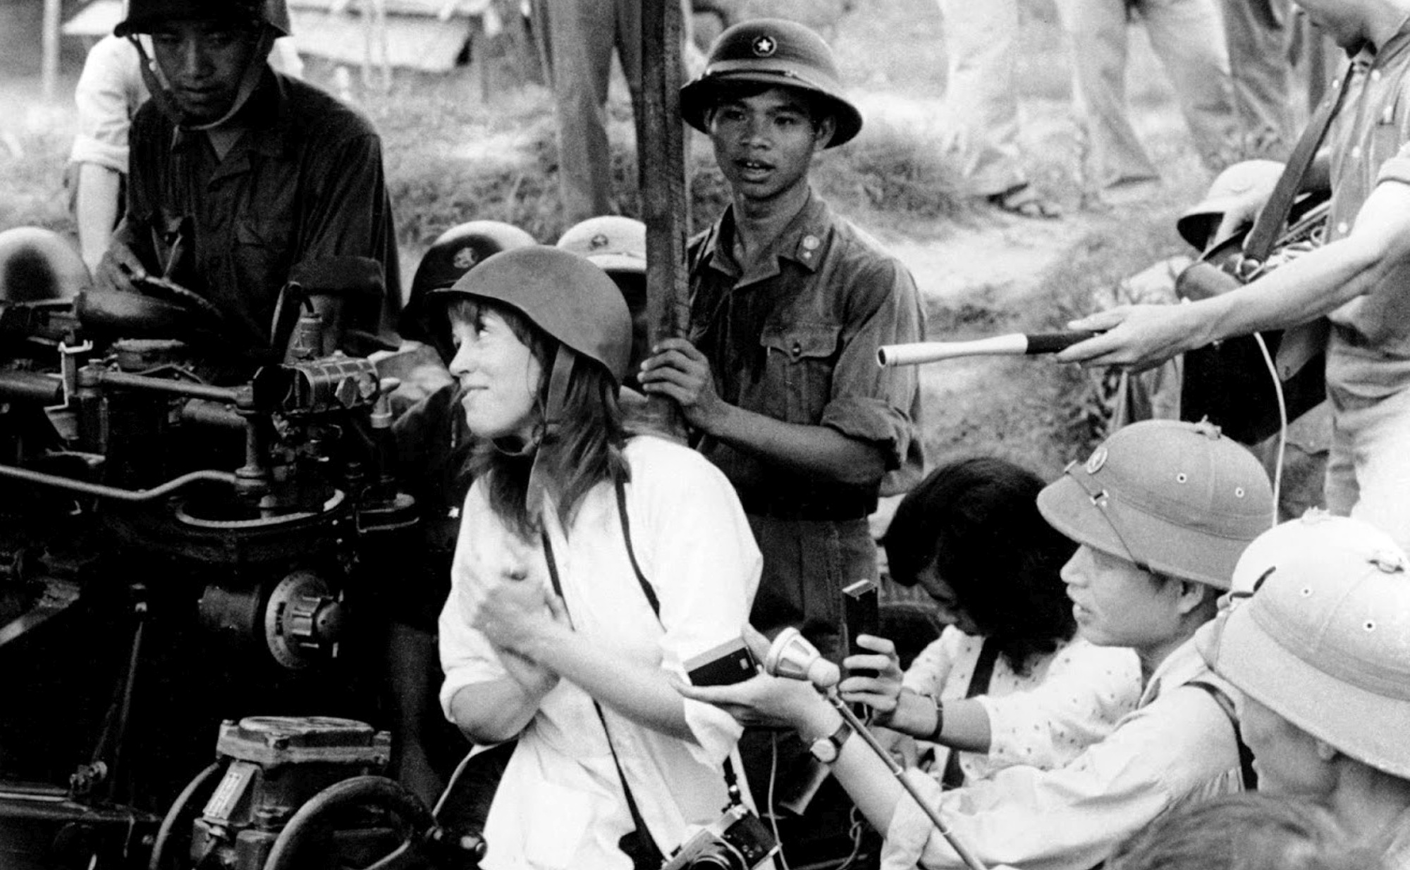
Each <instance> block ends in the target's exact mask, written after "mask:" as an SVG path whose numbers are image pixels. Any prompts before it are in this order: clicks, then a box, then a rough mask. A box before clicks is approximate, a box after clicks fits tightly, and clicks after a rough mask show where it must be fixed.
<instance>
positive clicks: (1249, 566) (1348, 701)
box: [1199, 511, 1410, 778]
mask: <svg viewBox="0 0 1410 870" xmlns="http://www.w3.org/2000/svg"><path fill="white" fill-rule="evenodd" d="M1235 588H1236V589H1237V590H1241V591H1243V592H1245V593H1251V597H1248V598H1247V600H1244V601H1238V600H1236V601H1235V603H1234V605H1233V606H1232V607H1231V609H1230V610H1229V612H1228V613H1227V615H1221V617H1220V618H1219V619H1218V620H1216V622H1215V623H1214V624H1213V625H1212V626H1211V627H1210V630H1209V631H1208V632H1206V633H1205V634H1203V635H1201V636H1200V641H1199V645H1200V652H1201V654H1203V655H1204V657H1205V659H1206V660H1207V661H1208V662H1209V663H1210V665H1211V666H1212V667H1213V668H1214V670H1215V671H1216V672H1217V673H1219V675H1220V676H1222V677H1224V678H1225V679H1227V680H1228V681H1229V682H1230V683H1232V684H1233V685H1234V687H1235V688H1237V689H1239V691H1241V692H1243V693H1245V694H1246V695H1248V697H1250V698H1253V699H1254V700H1256V701H1258V702H1259V703H1260V704H1262V705H1264V706H1265V707H1267V708H1268V709H1270V710H1272V711H1273V712H1275V713H1277V714H1278V715H1279V716H1281V717H1283V718H1284V719H1286V720H1288V721H1289V722H1291V723H1292V724H1294V725H1296V726H1297V727H1298V728H1301V729H1302V730H1303V731H1306V732H1307V733H1308V734H1311V735H1312V736H1314V737H1316V738H1318V739H1320V740H1323V741H1325V742H1326V743H1328V744H1330V745H1332V746H1334V747H1336V748H1337V749H1338V750H1340V751H1341V752H1343V753H1345V754H1346V755H1348V756H1350V757H1352V758H1354V759H1356V760H1358V761H1360V762H1362V763H1364V764H1367V765H1369V766H1371V767H1374V768H1376V769H1378V770H1382V771H1385V772H1387V773H1390V774H1393V775H1395V776H1399V777H1403V778H1410V742H1407V741H1406V728H1407V727H1410V563H1408V562H1407V559H1406V556H1405V553H1404V552H1403V551H1402V550H1401V549H1400V548H1399V547H1398V546H1396V544H1395V542H1394V541H1392V540H1391V538H1390V537H1389V536H1388V535H1386V534H1385V533H1383V532H1381V531H1380V530H1379V529H1376V528H1374V527H1372V526H1371V525H1369V524H1367V523H1365V522H1363V521H1361V520H1356V519H1351V518H1349V517H1334V516H1331V515H1329V514H1326V513H1324V512H1316V511H1314V512H1310V513H1309V514H1308V515H1307V516H1305V517H1303V518H1301V519H1297V520H1292V521H1290V522H1286V523H1283V524H1282V525H1280V526H1278V527H1277V528H1274V529H1271V530H1269V531H1268V532H1265V533H1264V534H1263V535H1262V536H1260V537H1259V538H1258V540H1256V541H1254V543H1253V544H1252V545H1250V546H1249V548H1248V551H1247V552H1246V553H1245V554H1244V557H1243V558H1242V559H1240V560H1239V565H1238V568H1237V570H1236V571H1235Z"/></svg>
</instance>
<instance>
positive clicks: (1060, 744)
mask: <svg viewBox="0 0 1410 870" xmlns="http://www.w3.org/2000/svg"><path fill="white" fill-rule="evenodd" d="M1140 697H1141V666H1140V662H1139V660H1138V659H1137V658H1136V654H1135V653H1134V652H1133V651H1132V650H1130V649H1127V648H1124V647H1098V646H1094V645H1092V644H1091V643H1089V642H1088V641H1086V640H1083V639H1082V638H1077V639H1075V640H1073V641H1072V642H1071V643H1069V644H1067V646H1065V647H1064V648H1063V649H1061V650H1059V651H1058V652H1057V653H1055V654H1054V656H1053V659H1052V663H1051V664H1050V665H1049V666H1048V671H1047V674H1046V675H1045V676H1044V678H1043V680H1042V682H1040V683H1038V684H1037V685H1035V686H1034V687H1033V688H1031V689H1029V690H1028V691H1023V692H1014V693H1012V694H1009V695H1004V696H1002V697H991V696H987V695H984V696H980V697H979V698H978V699H977V700H978V702H979V704H980V706H982V707H983V708H984V710H985V712H986V713H988V714H989V731H990V744H989V757H990V759H991V760H993V761H995V762H999V763H1003V764H1026V765H1031V766H1033V767H1041V768H1054V767H1061V766H1062V765H1064V764H1066V763H1068V762H1069V761H1071V760H1072V759H1073V758H1075V757H1076V756H1077V755H1078V754H1079V753H1081V751H1082V750H1083V749H1084V748H1086V747H1087V746H1089V745H1091V744H1093V743H1096V742H1097V741H1099V740H1102V739H1103V738H1105V737H1106V736H1107V735H1108V734H1110V733H1111V731H1112V729H1113V728H1114V727H1116V723H1117V722H1118V721H1120V720H1121V718H1122V717H1123V716H1126V715H1127V714H1128V713H1130V712H1131V711H1132V710H1134V709H1136V703H1137V702H1138V701H1139V700H1140Z"/></svg>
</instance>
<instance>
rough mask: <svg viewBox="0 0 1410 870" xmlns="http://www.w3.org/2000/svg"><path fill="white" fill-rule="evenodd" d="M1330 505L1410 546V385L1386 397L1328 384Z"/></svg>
mask: <svg viewBox="0 0 1410 870" xmlns="http://www.w3.org/2000/svg"><path fill="white" fill-rule="evenodd" d="M1327 393H1328V398H1329V399H1330V401H1331V403H1332V446H1331V453H1330V455H1329V456H1328V458H1327V482H1326V499H1327V509H1328V510H1330V511H1331V512H1332V513H1334V514H1338V515H1340V516H1351V517H1356V518H1357V519H1361V520H1365V521H1366V522H1368V523H1370V524H1371V525H1373V526H1376V527H1377V528H1379V529H1380V530H1381V531H1383V532H1385V533H1386V534H1388V535H1390V536H1391V537H1392V538H1394V539H1395V542H1396V543H1397V544H1399V545H1400V546H1401V548H1402V549H1407V550H1410V390H1401V391H1400V392H1398V393H1392V394H1391V395H1389V396H1386V397H1385V398H1383V399H1366V398H1361V397H1358V396H1353V395H1351V394H1349V393H1346V392H1344V391H1341V390H1338V389H1336V388H1335V387H1332V386H1331V385H1328V390H1327Z"/></svg>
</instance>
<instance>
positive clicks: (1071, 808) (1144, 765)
mask: <svg viewBox="0 0 1410 870" xmlns="http://www.w3.org/2000/svg"><path fill="white" fill-rule="evenodd" d="M1196 681H1199V682H1203V683H1209V684H1212V685H1214V686H1216V687H1218V688H1219V689H1220V690H1221V691H1223V692H1224V693H1225V694H1226V695H1231V696H1232V694H1233V691H1234V690H1233V689H1232V688H1230V687H1229V685H1228V683H1226V682H1224V681H1223V680H1222V679H1221V678H1219V677H1218V676H1216V675H1215V674H1214V672H1213V671H1211V670H1210V669H1209V666H1208V665H1206V664H1205V662H1204V659H1203V658H1201V657H1200V655H1199V653H1198V652H1197V651H1196V649H1195V645H1194V641H1193V640H1189V641H1186V642H1185V643H1183V644H1181V645H1180V646H1179V647H1177V648H1176V649H1175V650H1173V651H1172V652H1171V653H1170V654H1169V655H1168V656H1167V657H1166V658H1165V660H1164V661H1163V662H1161V663H1160V665H1159V666H1158V667H1157V668H1156V670H1155V673H1154V674H1152V675H1151V678H1150V681H1149V682H1148V683H1147V684H1146V687H1145V689H1144V691H1143V692H1142V694H1141V698H1140V701H1139V702H1138V704H1137V707H1136V709H1135V711H1133V712H1132V713H1131V714H1130V715H1128V716H1126V717H1124V718H1123V719H1121V720H1120V721H1119V722H1117V724H1116V728H1115V730H1113V731H1112V733H1111V734H1110V735H1109V736H1108V737H1107V738H1106V739H1105V740H1102V741H1101V742H1099V743H1095V744H1093V745H1091V746H1089V747H1088V748H1087V749H1086V751H1084V752H1083V753H1082V754H1081V755H1079V756H1077V758H1075V759H1074V760H1073V761H1072V762H1070V763H1069V764H1067V765H1064V766H1063V767H1061V768H1058V769H1056V770H1046V771H1045V770H1040V769H1038V768H1036V767H1029V766H1024V765H1016V766H1013V767H1008V768H1005V769H1003V770H1000V771H998V772H997V773H995V774H994V775H993V776H992V777H991V778H989V779H987V780H984V781H981V782H978V783H975V784H973V785H969V786H965V787H964V788H959V789H955V790H952V791H948V792H945V793H943V794H941V793H940V792H939V788H938V786H937V785H936V784H935V781H934V780H932V779H930V778H929V777H928V776H924V775H914V774H912V775H910V778H911V781H912V782H914V783H916V784H917V785H918V787H920V788H921V789H922V790H923V793H924V794H926V795H927V801H928V802H929V803H930V804H931V805H932V806H937V807H938V808H939V811H940V815H941V817H942V818H943V819H944V820H945V821H946V823H947V824H948V826H949V828H950V830H951V831H953V832H954V834H955V835H956V836H957V837H958V838H959V839H960V840H961V841H962V842H963V843H964V844H965V845H966V846H968V847H969V848H970V849H971V850H972V851H973V852H974V853H975V855H976V856H977V857H978V858H979V859H980V860H981V861H983V862H984V863H985V864H987V865H989V866H994V865H998V864H1011V865H1013V866H1015V867H1022V868H1024V870H1089V868H1091V867H1093V866H1095V865H1097V864H1099V863H1100V862H1101V861H1103V860H1105V859H1106V857H1107V855H1108V854H1109V853H1110V852H1111V850H1112V849H1113V848H1114V847H1115V846H1116V844H1117V843H1119V842H1120V841H1121V840H1123V839H1125V838H1126V837H1127V836H1129V835H1130V834H1131V833H1133V832H1135V831H1137V830H1140V829H1141V828H1142V827H1144V826H1145V825H1147V824H1148V823H1149V822H1150V821H1151V820H1152V819H1154V818H1155V817H1156V816H1158V815H1160V814H1161V813H1163V812H1165V811H1167V810H1169V809H1171V808H1172V807H1176V806H1180V805H1181V804H1184V803H1186V802H1188V801H1193V800H1199V799H1203V798H1208V797H1212V796H1214V795H1217V794H1222V793H1226V792H1233V791H1238V790H1240V788H1241V787H1242V780H1241V777H1240V773H1239V753H1238V744H1237V742H1236V737H1235V733H1234V726H1233V723H1232V721H1231V720H1230V718H1229V715H1228V714H1227V713H1226V712H1225V711H1224V709H1223V708H1222V707H1221V706H1220V705H1219V703H1218V702H1216V701H1215V700H1214V699H1213V698H1212V697H1211V696H1210V695H1209V693H1208V692H1206V691H1205V690H1203V689H1201V688H1199V687H1196V686H1191V685H1190V683H1192V682H1196ZM918 858H919V859H920V863H921V865H922V866H924V867H927V868H936V867H962V866H963V863H962V862H961V861H960V859H959V856H958V855H957V854H956V853H955V851H954V850H953V849H952V848H950V846H949V844H948V843H946V842H945V840H944V838H943V837H942V836H941V835H940V834H939V833H938V832H936V831H935V830H934V828H933V827H932V826H931V822H930V819H929V818H928V817H927V816H926V815H925V814H924V813H923V812H921V810H920V808H919V807H918V806H916V804H915V802H914V801H913V800H912V799H911V798H910V797H909V796H905V795H903V796H902V798H901V800H900V802H899V803H898V804H897V806H896V812H895V814H894V815H893V816H892V821H891V825H890V827H889V828H888V829H887V832H886V845H885V850H884V854H883V863H882V867H884V868H889V870H896V868H904V867H911V866H912V865H913V864H915V863H916V860H917V859H918Z"/></svg>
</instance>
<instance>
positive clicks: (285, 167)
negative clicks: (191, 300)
mask: <svg viewBox="0 0 1410 870" xmlns="http://www.w3.org/2000/svg"><path fill="white" fill-rule="evenodd" d="M287 21H288V13H287V12H286V11H285V9H284V3H283V0H224V2H219V3H216V2H209V3H206V2H196V0H182V2H171V0H166V2H157V0H132V2H131V3H130V4H129V7H128V14H127V17H126V18H125V19H124V20H123V21H121V22H120V23H119V24H118V26H117V28H116V29H115V30H114V33H115V34H116V35H118V36H129V37H133V39H134V41H136V40H135V36H133V35H134V34H150V35H151V38H152V48H153V54H154V55H155V59H156V66H157V72H159V73H160V78H158V77H157V72H154V71H152V70H151V69H150V67H149V65H148V64H147V63H146V62H145V58H144V63H143V66H142V69H143V75H144V76H145V77H146V78H147V85H148V88H149V90H150V91H151V93H152V99H151V100H149V101H148V102H147V103H146V104H145V105H143V106H142V108H141V109H139V110H138V112H137V115H136V117H135V118H134V119H133V122H132V129H131V132H130V134H129V137H130V149H131V152H130V162H129V178H128V190H127V206H126V215H125V216H124V218H123V221H122V223H121V225H120V226H119V227H118V229H117V230H116V232H115V233H114V237H113V241H112V244H111V246H110V247H109V249H108V252H107V253H106V254H105V255H104V257H103V260H102V262H101V263H100V264H99V267H98V270H97V275H96V283H97V285H98V288H99V289H100V290H102V289H107V290H141V289H142V287H141V285H142V284H143V283H144V282H145V281H146V279H147V278H149V277H164V278H167V279H170V280H171V281H172V282H175V283H176V284H178V285H180V286H181V287H184V288H187V289H189V290H191V291H193V292H195V293H196V294H198V295H199V296H202V297H204V298H205V299H206V300H208V301H209V302H211V303H213V305H214V307H215V308H216V309H218V310H219V312H220V314H221V316H222V320H223V321H224V327H223V328H222V330H221V334H222V335H223V336H224V337H227V338H229V339H230V340H231V341H232V342H233V343H235V344H236V346H237V347H240V348H255V349H267V348H269V345H270V341H271V337H272V336H271V332H272V322H273V316H274V311H275V305H276V302H277V300H278V298H279V293H280V290H281V289H282V288H283V287H284V285H285V282H286V281H287V280H288V278H289V275H290V272H291V270H292V269H293V268H294V267H295V266H296V265H298V264H300V263H307V262H310V261H313V260H317V259H322V258H327V257H334V256H355V257H363V258H370V259H372V260H375V261H377V262H378V263H380V264H381V266H382V273H383V281H384V283H385V295H384V299H383V302H382V305H381V306H380V307H381V309H382V311H381V313H380V318H381V323H380V324H378V323H363V324H360V326H361V328H363V329H367V330H370V331H377V330H378V328H379V326H380V327H382V328H383V330H384V332H388V333H389V332H391V330H390V328H389V327H390V324H391V323H393V322H394V315H395V313H396V310H397V309H398V308H399V307H400V299H401V291H400V279H399V273H398V268H397V248H396V236H395V233H394V231H393V227H392V210H391V202H390V199H389V198H388V196H387V191H386V187H385V185H384V183H383V171H382V154H381V141H380V139H379V138H378V136H377V133H376V132H375V131H374V130H373V129H372V127H371V126H370V125H369V124H368V122H367V121H366V120H365V119H363V118H362V117H361V116H359V115H358V114H357V113H356V112H354V111H353V110H352V109H349V108H348V107H347V106H345V105H343V104H342V103H340V102H338V100H336V99H335V98H334V97H332V96H330V95H328V94H326V93H324V92H323V91H321V90H319V89H317V88H315V87H313V86H311V85H308V84H305V83H303V82H302V81H299V80H297V79H292V78H289V77H287V76H284V75H282V74H279V73H276V72H274V71H273V70H272V69H271V68H270V67H269V64H268V62H267V60H266V59H267V57H268V55H269V51H270V47H271V46H272V45H273V43H274V40H275V38H276V37H279V36H282V35H286V34H287ZM138 49H139V50H142V49H141V45H140V43H138ZM144 54H145V52H144ZM369 319H370V318H369Z"/></svg>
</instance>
